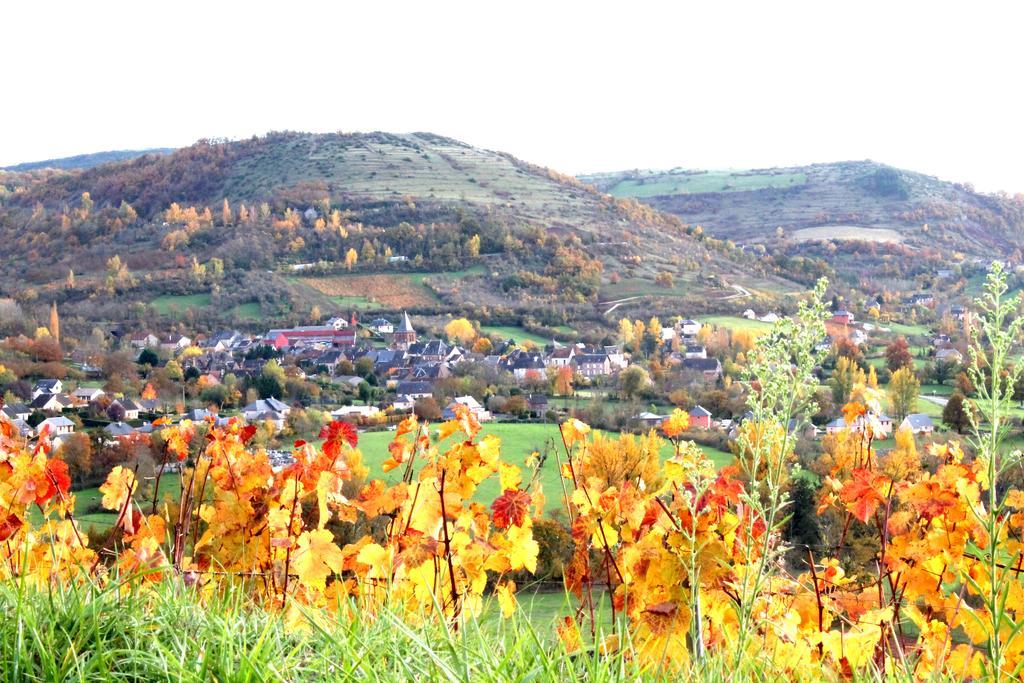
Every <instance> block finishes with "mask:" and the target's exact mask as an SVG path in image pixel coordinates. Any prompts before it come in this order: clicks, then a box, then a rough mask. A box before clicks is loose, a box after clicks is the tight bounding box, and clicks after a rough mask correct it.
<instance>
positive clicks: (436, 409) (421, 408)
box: [412, 396, 441, 422]
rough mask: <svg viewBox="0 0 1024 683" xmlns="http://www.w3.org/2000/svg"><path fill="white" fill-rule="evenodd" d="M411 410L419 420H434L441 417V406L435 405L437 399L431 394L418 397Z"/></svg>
mask: <svg viewBox="0 0 1024 683" xmlns="http://www.w3.org/2000/svg"><path fill="white" fill-rule="evenodd" d="M412 410H413V412H414V413H415V414H416V417H418V418H420V419H421V420H429V421H431V422H436V421H438V420H440V419H441V407H440V406H439V405H437V400H436V399H435V398H434V397H433V396H424V397H423V398H421V399H419V400H418V401H416V404H415V405H414V406H413V409H412Z"/></svg>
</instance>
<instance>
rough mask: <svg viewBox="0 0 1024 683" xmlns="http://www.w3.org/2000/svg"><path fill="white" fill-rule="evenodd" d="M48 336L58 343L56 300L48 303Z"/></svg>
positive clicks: (58, 317)
mask: <svg viewBox="0 0 1024 683" xmlns="http://www.w3.org/2000/svg"><path fill="white" fill-rule="evenodd" d="M50 336H52V337H53V339H54V341H56V342H57V343H58V344H60V316H59V315H57V302H56V301H54V302H53V303H51V304H50Z"/></svg>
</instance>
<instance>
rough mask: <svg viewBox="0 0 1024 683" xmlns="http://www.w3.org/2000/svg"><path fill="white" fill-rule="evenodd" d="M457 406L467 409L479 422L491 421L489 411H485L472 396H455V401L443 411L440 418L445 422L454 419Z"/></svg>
mask: <svg viewBox="0 0 1024 683" xmlns="http://www.w3.org/2000/svg"><path fill="white" fill-rule="evenodd" d="M459 405H462V406H466V407H467V408H469V412H471V413H472V414H473V415H475V416H476V419H477V421H479V422H487V421H488V420H490V419H491V413H490V411H488V410H485V409H484V407H483V406H482V405H480V402H479V401H477V400H476V399H475V398H473V397H472V396H457V397H456V398H455V400H454V401H452V402H451V403H449V404H448V407H447V408H445V409H444V414H443V415H442V417H444V419H446V420H451V419H453V418H454V417H455V407H456V406H459Z"/></svg>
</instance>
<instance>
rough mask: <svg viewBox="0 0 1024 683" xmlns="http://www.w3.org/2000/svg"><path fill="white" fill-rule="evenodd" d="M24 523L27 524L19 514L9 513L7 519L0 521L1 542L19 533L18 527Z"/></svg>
mask: <svg viewBox="0 0 1024 683" xmlns="http://www.w3.org/2000/svg"><path fill="white" fill-rule="evenodd" d="M23 524H25V522H23V521H21V518H20V517H18V516H17V515H15V514H10V515H7V519H5V520H3V521H2V522H0V543H2V542H4V541H6V540H7V539H8V538H10V537H11V536H13V535H14V534H16V533H18V529H20V528H21V527H22V525H23Z"/></svg>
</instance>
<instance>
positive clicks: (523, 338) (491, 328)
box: [480, 325, 551, 347]
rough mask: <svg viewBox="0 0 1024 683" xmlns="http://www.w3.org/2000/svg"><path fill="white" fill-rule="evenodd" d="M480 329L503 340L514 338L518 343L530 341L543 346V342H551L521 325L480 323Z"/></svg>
mask: <svg viewBox="0 0 1024 683" xmlns="http://www.w3.org/2000/svg"><path fill="white" fill-rule="evenodd" d="M480 331H481V332H482V333H483V334H485V335H494V336H496V337H501V338H502V339H505V340H508V339H515V340H516V341H517V342H518V343H520V344H521V343H523V342H527V341H531V342H533V343H534V344H536V345H537V346H541V347H543V346H544V345H545V344H550V343H551V340H550V339H545V338H544V337H542V336H540V335H539V334H533V333H532V332H527V331H526V330H524V329H523V328H521V327H512V326H510V325H481V326H480Z"/></svg>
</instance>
